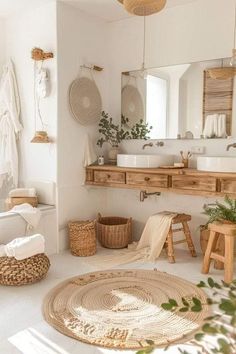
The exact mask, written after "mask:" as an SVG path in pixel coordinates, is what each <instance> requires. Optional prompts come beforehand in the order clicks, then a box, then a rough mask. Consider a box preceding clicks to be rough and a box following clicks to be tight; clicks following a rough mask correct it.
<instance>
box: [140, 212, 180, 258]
mask: <svg viewBox="0 0 236 354" xmlns="http://www.w3.org/2000/svg"><path fill="white" fill-rule="evenodd" d="M175 216H176V214H174V213H170V212H163V213H158V214H155V215H152V216H150V218H149V219H148V221H147V223H146V225H145V228H144V230H143V233H142V236H141V239H140V241H139V243H138V245H137V250H141V249H143V248H146V247H148V252H147V259H148V260H149V261H152V262H154V261H155V260H156V259H157V258H158V257H159V255H160V253H161V251H162V248H163V246H164V243H165V241H166V238H167V235H168V232H169V230H170V226H171V222H172V219H173V218H174V217H175Z"/></svg>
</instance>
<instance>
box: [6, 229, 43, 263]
mask: <svg viewBox="0 0 236 354" xmlns="http://www.w3.org/2000/svg"><path fill="white" fill-rule="evenodd" d="M44 251H45V239H44V237H43V236H42V235H40V234H36V235H33V236H29V237H18V238H16V239H14V240H13V241H11V242H9V243H8V244H7V245H6V246H5V252H6V255H7V257H14V258H16V259H17V260H19V261H20V260H22V259H26V258H29V257H32V256H35V255H36V254H39V253H44Z"/></svg>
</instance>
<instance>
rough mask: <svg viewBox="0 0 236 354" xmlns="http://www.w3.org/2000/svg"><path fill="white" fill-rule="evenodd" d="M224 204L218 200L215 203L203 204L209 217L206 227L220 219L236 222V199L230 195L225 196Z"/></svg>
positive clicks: (221, 220)
mask: <svg viewBox="0 0 236 354" xmlns="http://www.w3.org/2000/svg"><path fill="white" fill-rule="evenodd" d="M224 203H225V204H222V203H220V202H218V201H216V202H215V204H206V205H204V206H203V209H204V214H205V215H207V216H208V217H209V219H208V221H207V223H206V225H205V227H207V226H208V224H211V223H213V222H214V221H220V222H223V223H227V224H228V223H230V224H231V223H233V224H235V223H236V200H235V199H231V198H230V197H229V196H226V197H225V198H224Z"/></svg>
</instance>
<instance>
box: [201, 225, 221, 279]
mask: <svg viewBox="0 0 236 354" xmlns="http://www.w3.org/2000/svg"><path fill="white" fill-rule="evenodd" d="M215 236H216V232H215V231H211V232H210V236H209V240H208V243H207V249H206V252H205V256H204V259H203V266H202V273H203V274H207V273H209V269H210V263H211V252H212V251H214V249H215V246H216V242H217V237H215Z"/></svg>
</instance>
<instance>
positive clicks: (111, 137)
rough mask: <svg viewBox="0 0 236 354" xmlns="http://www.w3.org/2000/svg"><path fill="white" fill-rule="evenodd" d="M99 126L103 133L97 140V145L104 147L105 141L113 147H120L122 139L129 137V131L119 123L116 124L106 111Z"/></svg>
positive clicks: (100, 131)
mask: <svg viewBox="0 0 236 354" xmlns="http://www.w3.org/2000/svg"><path fill="white" fill-rule="evenodd" d="M98 126H99V130H98V131H99V133H100V134H101V135H102V137H101V138H99V139H98V141H97V145H98V146H100V147H102V145H103V144H104V143H105V142H107V143H109V144H110V145H111V146H112V147H118V146H119V144H120V142H121V141H122V140H125V139H128V136H129V132H127V131H125V130H124V129H123V128H120V127H119V125H116V124H114V123H113V121H112V118H111V117H109V116H108V114H107V113H105V112H104V111H103V112H102V117H101V119H100V122H99V125H98Z"/></svg>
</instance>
